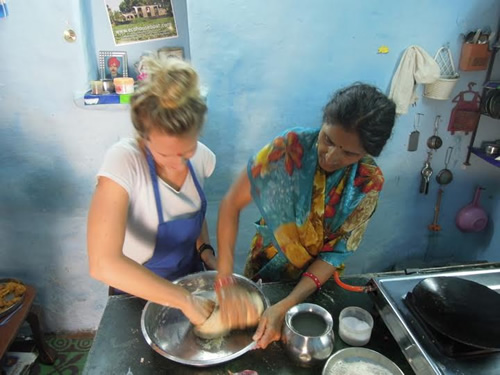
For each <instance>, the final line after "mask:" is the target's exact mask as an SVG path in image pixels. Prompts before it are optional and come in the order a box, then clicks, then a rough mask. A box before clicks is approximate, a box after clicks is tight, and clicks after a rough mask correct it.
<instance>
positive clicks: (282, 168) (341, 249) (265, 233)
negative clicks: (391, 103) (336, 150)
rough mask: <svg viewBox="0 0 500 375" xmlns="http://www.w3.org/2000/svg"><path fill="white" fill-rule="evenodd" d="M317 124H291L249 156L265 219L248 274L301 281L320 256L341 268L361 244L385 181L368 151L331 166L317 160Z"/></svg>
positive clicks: (253, 189) (257, 199) (255, 240)
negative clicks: (323, 166)
mask: <svg viewBox="0 0 500 375" xmlns="http://www.w3.org/2000/svg"><path fill="white" fill-rule="evenodd" d="M318 134H319V130H317V129H316V130H312V129H302V128H300V129H292V130H290V131H288V132H286V133H285V134H284V135H282V136H280V137H277V138H275V139H274V140H273V141H272V142H271V143H269V144H268V145H266V146H265V147H264V148H263V149H262V150H260V151H259V152H258V153H257V154H256V155H255V156H254V157H252V158H251V159H250V161H249V162H248V167H247V172H248V177H249V179H250V183H251V193H252V198H253V201H254V202H255V204H256V205H257V207H258V208H259V210H260V213H261V215H262V218H261V219H260V220H259V221H257V222H256V223H255V226H256V230H257V232H256V234H255V236H254V238H253V241H252V244H251V251H250V253H249V256H248V258H247V262H246V265H245V272H244V273H245V276H247V277H249V278H252V279H254V280H256V279H259V278H261V279H262V280H263V281H278V280H296V279H298V278H299V277H300V275H301V274H302V272H303V271H304V270H305V269H306V268H307V267H308V266H309V265H310V264H311V263H312V262H313V261H314V260H315V259H317V258H319V259H322V260H323V261H325V262H327V263H329V264H331V265H333V266H335V267H338V268H341V269H342V268H343V264H344V261H345V260H346V258H347V257H348V256H349V255H350V254H352V253H353V252H354V251H355V250H356V249H357V248H358V245H359V243H360V242H361V239H362V237H363V234H364V232H365V230H366V227H367V225H368V221H369V219H370V217H371V216H372V214H373V212H374V211H375V208H376V206H377V201H378V195H379V192H380V191H381V189H382V185H383V183H384V177H383V175H382V172H381V170H380V169H379V168H378V166H377V165H376V164H375V161H374V160H373V159H372V158H371V157H370V156H365V157H364V158H363V159H361V160H360V161H359V162H358V163H357V164H353V165H350V166H348V167H345V168H343V169H340V170H337V171H335V172H333V173H330V174H328V173H326V172H324V171H323V170H322V169H321V168H320V167H319V165H318V148H317V140H318Z"/></svg>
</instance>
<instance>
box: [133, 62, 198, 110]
mask: <svg viewBox="0 0 500 375" xmlns="http://www.w3.org/2000/svg"><path fill="white" fill-rule="evenodd" d="M142 63H143V68H144V70H145V71H146V73H147V78H146V80H145V81H146V82H144V83H145V84H146V86H148V87H147V89H149V91H150V92H151V94H153V95H155V96H156V97H157V99H158V102H159V103H160V105H161V106H162V107H163V108H166V109H176V108H179V107H182V106H183V105H184V104H185V103H186V102H187V101H188V100H189V99H191V98H192V99H195V100H198V99H199V98H200V91H199V88H198V74H197V73H196V72H195V70H194V69H193V67H192V66H191V65H190V64H189V63H187V62H186V61H184V60H181V59H180V58H176V57H159V56H158V55H155V56H147V57H144V58H143V62H142Z"/></svg>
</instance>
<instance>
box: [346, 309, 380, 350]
mask: <svg viewBox="0 0 500 375" xmlns="http://www.w3.org/2000/svg"><path fill="white" fill-rule="evenodd" d="M372 329H373V317H372V316H371V314H370V313H369V312H368V311H366V310H364V309H362V308H361V307H356V306H350V307H346V308H345V309H343V310H342V311H341V312H340V315H339V336H340V338H341V339H342V341H344V342H345V343H346V344H349V345H351V346H363V345H366V344H367V343H368V341H370V337H371V334H372Z"/></svg>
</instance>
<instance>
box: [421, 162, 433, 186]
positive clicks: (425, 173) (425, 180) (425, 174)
mask: <svg viewBox="0 0 500 375" xmlns="http://www.w3.org/2000/svg"><path fill="white" fill-rule="evenodd" d="M429 156H430V154H429ZM429 159H430V158H428V160H427V161H426V162H425V163H424V167H423V168H422V170H421V171H420V174H421V175H422V179H421V180H420V193H423V194H427V193H428V192H429V182H430V179H431V176H432V168H431V163H430V161H429Z"/></svg>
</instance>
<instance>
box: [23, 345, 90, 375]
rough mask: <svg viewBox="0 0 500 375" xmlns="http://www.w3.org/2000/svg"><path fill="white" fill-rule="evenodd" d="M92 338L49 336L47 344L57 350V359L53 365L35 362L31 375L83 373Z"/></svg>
mask: <svg viewBox="0 0 500 375" xmlns="http://www.w3.org/2000/svg"><path fill="white" fill-rule="evenodd" d="M92 342H93V339H92V338H83V339H76V338H65V337H58V336H55V337H50V336H48V337H47V344H48V345H49V346H50V347H51V348H53V349H54V350H55V351H56V352H57V355H56V361H55V363H54V364H53V365H52V366H47V365H43V364H41V363H39V362H38V360H37V361H36V362H35V364H34V365H33V367H32V368H31V371H30V375H39V374H41V375H49V374H50V375H73V374H75V375H76V374H81V373H82V372H83V367H84V366H85V361H86V360H87V354H88V351H89V350H90V347H91V346H92Z"/></svg>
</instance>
